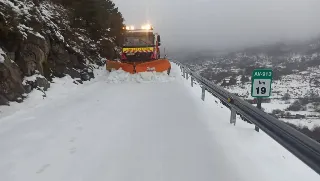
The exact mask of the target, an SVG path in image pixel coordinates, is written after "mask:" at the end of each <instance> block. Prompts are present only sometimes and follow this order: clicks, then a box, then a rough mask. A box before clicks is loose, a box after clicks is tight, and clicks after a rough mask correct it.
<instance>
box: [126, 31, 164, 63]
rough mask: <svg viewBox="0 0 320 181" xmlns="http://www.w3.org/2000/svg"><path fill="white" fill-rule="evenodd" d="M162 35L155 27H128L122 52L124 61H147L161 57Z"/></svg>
mask: <svg viewBox="0 0 320 181" xmlns="http://www.w3.org/2000/svg"><path fill="white" fill-rule="evenodd" d="M160 41H161V39H160V35H159V34H157V33H155V32H154V31H153V28H152V27H151V26H150V27H146V28H141V29H134V28H132V27H129V28H128V27H127V28H126V30H125V33H124V41H123V46H122V52H121V61H123V62H146V61H152V60H157V59H159V58H160V48H159V47H160V45H161V43H160Z"/></svg>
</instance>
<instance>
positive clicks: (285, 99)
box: [282, 93, 291, 101]
mask: <svg viewBox="0 0 320 181" xmlns="http://www.w3.org/2000/svg"><path fill="white" fill-rule="evenodd" d="M289 99H291V96H290V94H289V93H285V94H284V95H283V97H282V100H284V101H287V100H289Z"/></svg>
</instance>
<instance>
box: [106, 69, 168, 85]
mask: <svg viewBox="0 0 320 181" xmlns="http://www.w3.org/2000/svg"><path fill="white" fill-rule="evenodd" d="M173 80H174V77H173V76H170V75H168V74H167V73H166V72H141V73H137V74H130V73H128V72H125V71H124V70H122V69H120V70H115V71H112V72H110V74H109V75H108V78H107V82H108V83H124V82H136V83H154V82H170V81H173Z"/></svg>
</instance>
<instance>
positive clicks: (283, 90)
mask: <svg viewBox="0 0 320 181" xmlns="http://www.w3.org/2000/svg"><path fill="white" fill-rule="evenodd" d="M193 56H197V58H193V60H192V59H190V58H189V59H186V61H184V62H183V63H184V64H186V65H188V66H189V67H190V68H191V69H192V70H194V71H196V72H198V73H199V74H201V75H202V76H204V77H206V78H207V79H209V80H211V81H213V82H215V83H216V84H218V85H220V86H222V87H224V88H225V89H227V90H228V91H230V92H232V93H234V94H236V95H238V96H240V97H242V98H243V99H245V100H247V101H249V102H250V103H253V104H254V103H255V101H254V98H252V97H251V74H252V71H253V70H254V69H256V68H272V69H273V71H274V81H273V84H272V85H273V86H272V96H271V99H265V100H264V103H263V108H264V110H265V111H266V112H268V113H270V114H273V115H274V116H276V117H279V118H280V119H281V120H284V121H286V122H289V123H292V124H294V125H296V126H298V127H305V126H306V127H308V128H309V129H311V130H313V129H316V130H319V129H318V128H317V127H319V126H320V103H319V102H320V37H319V38H315V39H313V40H310V41H306V42H302V43H295V44H292V43H291V44H285V43H276V44H272V45H265V46H259V47H251V48H246V49H243V50H239V51H235V52H231V53H228V54H226V55H222V56H214V55H213V56H208V55H207V53H205V54H204V55H203V54H201V52H198V53H197V54H194V55H193ZM319 139H320V133H319V135H317V140H319Z"/></svg>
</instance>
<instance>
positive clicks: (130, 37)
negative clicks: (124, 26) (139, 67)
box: [124, 33, 154, 47]
mask: <svg viewBox="0 0 320 181" xmlns="http://www.w3.org/2000/svg"><path fill="white" fill-rule="evenodd" d="M153 45H154V38H153V35H152V34H146V33H128V34H127V35H125V37H124V46H125V47H136V46H144V47H145V46H153Z"/></svg>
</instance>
